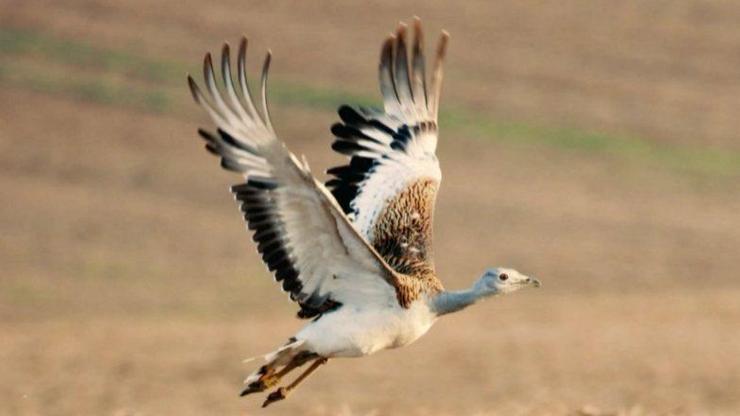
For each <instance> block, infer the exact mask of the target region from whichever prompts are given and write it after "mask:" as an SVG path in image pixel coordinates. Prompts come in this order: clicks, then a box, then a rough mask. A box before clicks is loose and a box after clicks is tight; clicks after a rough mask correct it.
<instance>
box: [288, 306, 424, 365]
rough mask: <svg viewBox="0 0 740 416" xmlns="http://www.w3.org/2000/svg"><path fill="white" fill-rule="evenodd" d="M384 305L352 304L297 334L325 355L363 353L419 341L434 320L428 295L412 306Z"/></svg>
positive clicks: (347, 355)
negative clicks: (366, 307)
mask: <svg viewBox="0 0 740 416" xmlns="http://www.w3.org/2000/svg"><path fill="white" fill-rule="evenodd" d="M388 306H389V307H387V308H383V309H377V308H373V309H371V310H370V309H364V310H363V309H359V308H354V307H352V306H349V305H344V306H342V307H341V308H340V309H339V310H337V311H336V312H331V313H328V314H326V315H324V316H322V317H321V318H320V319H319V320H318V321H315V322H312V323H310V324H308V325H307V326H306V327H305V328H303V329H302V330H301V331H300V332H299V333H298V334H297V335H296V338H298V339H299V340H301V339H305V340H306V343H305V345H306V347H307V348H308V349H310V350H311V351H314V352H316V353H318V354H320V355H322V356H324V357H360V356H364V355H369V354H372V353H375V352H377V351H380V350H383V349H387V348H398V347H402V346H404V345H408V344H410V343H412V342H414V341H416V340H417V339H418V338H419V337H421V336H422V335H424V334H425V333H426V332H427V331H428V330H429V328H431V326H432V324H433V323H434V321H435V319H436V316H435V315H434V314H433V313H432V312H431V310H430V309H429V306H428V304H427V302H426V299H420V300H418V301H416V302H414V303H413V304H411V306H410V307H409V308H408V309H404V308H401V307H400V306H398V305H388Z"/></svg>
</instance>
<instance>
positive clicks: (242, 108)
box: [188, 39, 398, 318]
mask: <svg viewBox="0 0 740 416" xmlns="http://www.w3.org/2000/svg"><path fill="white" fill-rule="evenodd" d="M246 50H247V40H246V39H243V40H242V43H241V47H240V49H239V57H238V71H237V79H238V81H239V87H240V92H237V89H236V88H235V86H234V82H233V80H232V76H231V67H230V57H229V47H228V45H224V49H223V53H222V59H221V70H222V71H221V75H222V78H223V86H224V87H223V92H222V91H221V90H220V89H219V87H218V85H217V82H216V78H215V76H214V71H213V65H212V63H211V57H210V54H209V55H206V58H205V61H204V70H203V72H204V77H205V85H206V88H207V91H208V93H209V96H206V95H204V94H203V92H201V90H200V89H199V88H198V86H197V84H196V83H195V81H193V79H192V78H191V77H188V81H189V84H190V89H191V91H192V93H193V97H194V98H195V101H196V102H197V103H198V104H200V105H201V106H202V107H203V108H204V109H205V111H206V112H207V113H208V115H209V116H210V117H211V119H212V120H213V122H214V123H215V124H216V126H217V130H216V133H210V132H208V131H206V130H199V133H200V135H201V136H202V137H203V138H204V139H205V140H206V148H207V149H208V150H209V151H210V152H211V153H213V154H215V155H217V156H219V157H220V158H221V165H222V166H223V167H224V168H225V169H228V170H232V171H234V172H238V173H240V174H242V175H244V177H245V179H246V181H245V182H244V183H241V184H239V185H235V186H233V187H232V188H231V189H232V192H233V193H234V195H235V197H236V199H237V200H238V201H239V202H240V208H241V211H242V212H243V214H244V218H245V219H246V221H247V224H248V227H249V229H250V230H252V232H253V233H254V234H253V240H254V241H255V242H256V243H257V249H258V250H259V252H260V253H261V254H262V259H263V261H264V262H265V263H266V264H267V266H268V268H269V269H270V271H272V272H274V274H275V279H276V280H277V281H279V282H282V288H283V290H284V291H286V292H289V293H290V298H291V299H292V300H294V301H296V302H298V303H299V304H300V306H301V311H300V312H299V316H300V317H304V318H308V317H312V316H316V315H317V314H320V313H323V312H325V311H327V310H332V309H334V308H336V307H339V306H341V304H344V303H349V304H352V305H358V304H368V303H372V302H375V303H380V304H383V305H385V304H387V303H388V302H391V301H393V300H394V299H396V298H397V297H398V296H397V293H396V289H397V287H398V276H397V274H396V273H395V272H393V270H392V269H391V268H390V267H389V266H388V265H387V264H386V263H385V262H384V261H383V259H382V258H381V257H380V256H379V255H378V253H377V252H376V251H375V250H374V249H373V248H372V247H371V246H370V245H369V244H368V243H367V242H366V241H365V240H364V239H363V238H362V237H361V236H360V235H359V233H357V231H356V230H355V228H354V227H353V226H352V224H351V223H350V222H349V220H348V219H347V217H346V216H345V214H344V213H343V212H342V210H341V209H340V207H339V206H338V205H337V204H336V201H335V200H334V198H333V197H332V196H331V194H330V193H329V192H328V191H327V190H326V188H325V187H324V186H323V185H322V184H321V183H320V182H318V181H317V180H316V179H315V178H314V177H313V176H312V175H311V173H310V171H309V168H308V165H307V164H306V163H305V162H303V163H301V162H300V161H298V159H296V157H295V156H294V155H293V154H292V153H291V152H289V151H288V149H287V148H286V147H285V145H284V144H283V143H282V142H280V141H279V140H278V138H277V136H276V135H275V131H274V130H273V127H272V124H271V122H270V117H269V114H268V111H267V100H266V83H267V72H268V68H269V64H270V54H269V53H268V55H267V57H266V58H265V62H264V66H263V70H262V83H261V84H262V89H261V99H262V103H261V106H262V114H260V112H259V111H258V110H257V109H256V108H255V105H254V101H253V100H252V95H251V93H250V91H249V84H248V82H247V75H246V71H245V66H246Z"/></svg>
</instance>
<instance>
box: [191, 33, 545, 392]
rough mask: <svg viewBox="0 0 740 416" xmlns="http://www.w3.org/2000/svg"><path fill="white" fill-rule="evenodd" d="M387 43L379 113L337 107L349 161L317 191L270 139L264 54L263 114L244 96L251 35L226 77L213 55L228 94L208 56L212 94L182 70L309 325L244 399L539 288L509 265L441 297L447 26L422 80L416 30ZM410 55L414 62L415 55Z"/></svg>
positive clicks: (251, 382)
mask: <svg viewBox="0 0 740 416" xmlns="http://www.w3.org/2000/svg"><path fill="white" fill-rule="evenodd" d="M406 30H407V28H406V26H405V25H403V24H401V25H400V26H399V27H398V29H397V30H396V32H395V34H391V35H390V36H389V37H388V38H387V39H386V40H385V42H383V46H382V50H381V55H380V66H379V72H380V91H381V93H382V95H383V107H384V109H383V110H382V111H381V110H378V109H371V108H364V107H350V106H346V105H345V106H341V107H340V108H339V117H340V118H341V120H342V121H341V122H340V123H336V124H334V125H333V126H332V127H331V131H332V133H333V134H334V136H335V137H336V141H335V142H334V143H333V144H332V148H333V149H334V150H335V151H337V152H339V153H341V154H344V155H347V156H349V158H350V159H349V163H348V164H346V165H344V166H338V167H335V168H332V169H329V170H328V171H327V173H329V174H331V175H333V177H334V178H333V179H331V180H329V181H328V182H327V183H326V184H325V185H324V184H322V183H321V182H319V181H318V180H317V179H316V178H315V177H314V176H313V175H312V174H311V172H310V170H309V167H308V164H307V163H306V161H305V160H299V159H298V158H296V157H295V155H294V154H293V153H291V152H290V151H288V149H287V148H286V147H285V145H284V144H283V143H282V142H281V141H280V140H278V138H277V135H276V134H275V130H274V129H273V127H272V123H271V121H270V115H269V113H268V110H267V98H266V84H267V73H268V69H269V66H270V53H269V52H268V54H267V56H266V58H265V61H264V66H263V68H262V80H261V93H260V96H261V103H260V104H259V106H260V107H261V110H257V108H256V107H257V105H256V103H255V101H254V99H253V95H252V94H251V92H250V90H249V84H248V82H247V74H246V53H247V40H246V38H243V39H242V41H241V45H240V48H239V56H238V58H237V72H236V79H237V81H238V86H236V85H235V84H234V81H233V79H232V73H231V62H230V61H231V58H230V56H229V46H228V45H224V47H223V52H222V55H221V77H222V78H223V88H220V87H218V86H217V81H216V78H215V76H214V71H213V65H212V62H211V56H210V54H207V55H206V57H205V62H204V66H203V72H204V77H205V85H206V88H207V90H208V96H206V95H205V94H203V92H202V91H201V90H200V89H199V88H198V86H197V85H196V83H195V81H194V80H193V79H192V77H188V81H189V84H190V89H191V91H192V93H193V97H194V98H195V101H196V102H197V103H198V104H200V105H201V106H202V107H203V108H204V109H205V111H206V112H207V113H208V115H209V116H210V117H211V119H212V120H213V122H214V123H215V124H216V126H217V130H216V133H210V132H208V131H206V130H202V129H201V130H199V133H200V135H201V136H202V137H203V138H204V139H205V140H206V149H208V150H209V151H210V152H211V153H213V154H215V155H217V156H219V157H220V158H221V166H222V167H224V168H225V169H228V170H232V171H235V172H238V173H240V174H242V175H243V176H244V178H245V179H246V181H245V182H243V183H241V184H238V185H235V186H233V187H232V188H231V190H232V192H233V193H234V195H235V197H236V199H237V200H238V201H239V202H240V208H241V211H242V213H243V214H244V218H245V219H246V222H247V224H248V228H249V230H252V232H253V233H254V234H253V237H252V238H253V240H254V241H255V242H256V243H257V249H258V250H259V252H260V253H261V254H262V260H263V261H264V262H265V263H266V264H267V266H268V268H269V270H270V271H272V272H274V275H275V280H277V281H278V282H281V283H282V288H283V290H284V291H286V292H288V293H290V299H292V300H293V301H295V302H297V303H298V305H299V307H300V310H299V311H298V317H300V318H304V319H309V318H310V319H311V321H310V322H309V323H308V325H306V326H305V327H304V328H303V329H301V330H300V331H299V332H298V333H297V334H295V336H293V337H291V338H290V339H289V341H288V343H287V344H285V345H283V346H282V347H280V348H278V349H277V350H276V351H275V352H273V353H271V354H268V355H267V356H266V357H265V361H266V363H265V364H264V365H263V366H262V367H260V368H259V369H257V370H256V371H255V372H254V373H252V374H251V375H250V376H249V377H247V379H246V381H245V384H246V388H245V389H244V391H243V392H242V395H246V394H250V393H256V392H262V391H265V390H266V389H269V388H271V387H273V386H276V385H278V383H280V380H281V379H282V378H283V377H284V376H285V375H286V374H287V373H288V372H290V371H291V370H294V369H296V368H298V367H300V366H302V365H304V364H307V363H311V365H310V366H309V368H308V369H307V370H305V372H303V373H302V374H301V375H300V376H299V377H297V378H296V380H295V381H293V382H292V383H291V384H288V385H287V386H284V387H280V388H278V389H276V390H275V391H273V392H272V393H271V394H269V395H268V396H267V399H266V401H265V402H264V406H267V405H268V404H270V403H272V402H274V401H277V400H281V399H284V398H285V397H286V396H287V394H288V393H289V392H290V391H291V390H293V389H294V388H295V387H296V386H297V385H298V383H300V382H301V381H302V380H304V379H305V378H306V377H307V376H308V375H309V374H310V373H311V372H313V371H314V370H316V368H318V367H319V366H321V365H322V364H324V363H326V362H327V360H328V359H329V358H334V357H362V356H365V355H369V354H372V353H374V352H376V351H379V350H383V349H387V348H396V347H401V346H404V345H407V344H409V343H411V342H413V341H414V340H416V339H417V338H419V337H420V336H421V335H423V334H424V333H425V332H427V330H428V329H429V328H430V327H431V326H432V324H433V323H434V321H435V320H436V318H437V317H439V316H441V315H444V314H447V313H450V312H455V311H458V310H460V309H463V308H465V307H467V306H469V305H471V304H473V303H475V302H476V301H478V300H480V299H483V298H485V297H488V296H492V295H496V294H503V293H508V292H513V291H515V290H518V289H520V288H522V287H525V286H528V285H533V286H538V285H539V282H538V281H537V280H536V279H533V278H530V277H527V276H524V275H523V274H521V273H519V272H517V271H515V270H512V269H505V268H493V269H488V270H486V271H485V272H484V273H483V275H482V276H481V277H480V278H479V279H478V280H477V281H476V282H475V283H474V284H473V286H472V287H471V288H470V289H467V290H461V291H454V292H451V291H446V290H444V288H443V287H442V283H441V282H440V280H439V279H438V278H437V276H436V273H435V271H434V264H433V262H432V241H431V240H432V214H433V211H434V202H435V198H436V195H437V188H438V187H439V183H440V180H441V177H442V175H441V172H440V169H439V163H438V161H437V156H436V155H435V149H436V146H437V110H438V108H439V97H440V90H441V86H442V62H443V60H444V56H445V49H446V46H447V40H448V34H447V33H446V32H442V34H441V36H440V40H439V44H438V47H437V53H436V55H437V56H436V62H435V64H434V69H433V71H432V76H431V80H430V85H429V86H428V85H427V80H426V74H425V67H424V54H423V52H422V31H421V24H420V21H419V19H415V20H414V23H413V32H414V39H413V43H412V44H411V51H410V52H409V51H407V41H406ZM409 60H410V61H409Z"/></svg>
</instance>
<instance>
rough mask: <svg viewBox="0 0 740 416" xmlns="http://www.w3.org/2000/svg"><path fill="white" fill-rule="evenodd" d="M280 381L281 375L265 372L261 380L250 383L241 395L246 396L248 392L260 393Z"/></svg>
mask: <svg viewBox="0 0 740 416" xmlns="http://www.w3.org/2000/svg"><path fill="white" fill-rule="evenodd" d="M279 382H280V377H279V376H278V375H277V374H275V373H272V374H265V375H263V376H262V377H260V379H259V380H257V381H254V382H252V383H249V385H248V386H247V387H246V388H245V389H244V390H242V392H241V394H239V395H240V396H246V395H247V394H252V393H259V392H262V391H265V390H267V389H269V388H270V387H272V386H275V385H276V384H278V383H279Z"/></svg>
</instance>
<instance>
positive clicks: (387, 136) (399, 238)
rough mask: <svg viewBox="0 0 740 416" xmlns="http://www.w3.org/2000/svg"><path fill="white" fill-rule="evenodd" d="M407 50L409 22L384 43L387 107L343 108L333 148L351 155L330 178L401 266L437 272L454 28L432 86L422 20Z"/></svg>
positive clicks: (344, 203) (378, 245)
mask: <svg viewBox="0 0 740 416" xmlns="http://www.w3.org/2000/svg"><path fill="white" fill-rule="evenodd" d="M413 28H414V41H413V47H412V51H411V53H410V55H411V57H410V59H411V62H410V65H409V52H408V51H407V42H406V27H405V25H401V26H399V28H398V30H397V31H396V33H395V35H391V36H390V37H388V39H386V41H385V42H384V43H383V47H382V51H381V56H380V67H379V72H380V91H381V93H382V95H383V106H384V110H385V111H384V112H383V111H379V110H374V109H367V108H363V107H358V108H352V107H349V106H342V107H340V108H339V117H340V118H341V120H342V122H341V123H337V124H335V125H333V126H332V129H331V130H332V133H333V134H334V136H335V137H336V141H335V142H334V143H333V144H332V148H333V149H334V150H335V151H337V152H339V153H342V154H345V155H347V156H350V161H349V163H348V164H347V165H344V166H338V167H335V168H332V169H329V170H328V171H327V173H329V174H331V175H333V176H334V178H332V179H330V180H329V181H328V182H327V183H326V185H327V187H328V188H329V189H330V190H331V191H332V194H333V195H334V197H335V198H336V199H337V201H338V202H339V205H340V206H341V207H342V209H343V210H344V212H345V213H346V214H347V215H348V217H349V218H350V219H351V220H352V221H353V222H354V224H355V225H356V226H357V228H358V229H359V231H360V233H361V234H362V235H363V236H364V237H365V238H366V239H367V240H368V241H369V242H370V243H371V244H372V245H373V246H374V247H375V249H376V250H377V251H378V252H379V253H380V255H381V256H382V257H383V258H384V259H385V261H386V262H388V264H390V265H391V267H393V268H394V269H395V270H396V271H398V272H401V273H405V274H410V275H417V276H421V275H429V274H432V275H433V272H434V270H433V263H432V217H433V213H434V203H435V200H436V195H437V189H438V188H439V183H440V180H441V178H442V175H441V172H440V169H439V162H438V160H437V156H436V155H435V150H436V147H437V110H438V106H439V96H440V91H441V85H442V61H443V59H444V55H445V50H446V45H447V39H448V35H447V33H446V32H442V35H441V37H440V41H439V45H438V47H437V57H436V62H435V66H434V70H433V73H432V78H431V85H430V87H429V88H427V82H426V74H425V64H424V54H423V51H422V42H423V39H422V31H421V23H420V21H419V19H418V18H417V19H415V21H414V26H413Z"/></svg>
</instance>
